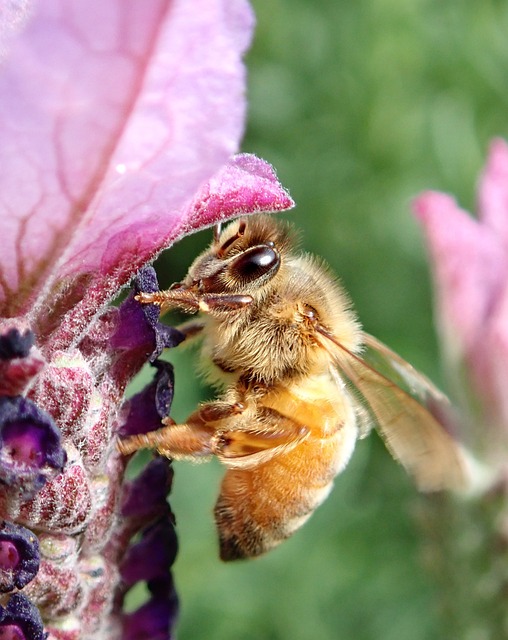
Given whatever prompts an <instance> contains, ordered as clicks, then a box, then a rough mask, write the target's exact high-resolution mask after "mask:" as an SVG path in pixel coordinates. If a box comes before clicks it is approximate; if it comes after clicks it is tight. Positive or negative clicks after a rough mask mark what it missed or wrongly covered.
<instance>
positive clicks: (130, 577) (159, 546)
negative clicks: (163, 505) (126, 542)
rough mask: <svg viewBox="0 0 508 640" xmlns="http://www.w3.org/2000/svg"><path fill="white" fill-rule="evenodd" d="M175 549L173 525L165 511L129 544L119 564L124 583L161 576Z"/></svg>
mask: <svg viewBox="0 0 508 640" xmlns="http://www.w3.org/2000/svg"><path fill="white" fill-rule="evenodd" d="M177 550H178V545H177V539H176V533H175V527H174V522H173V518H172V515H170V514H169V513H168V514H167V515H166V516H165V517H163V518H161V519H160V520H159V521H158V522H156V523H155V524H154V525H152V526H151V527H148V528H147V529H145V530H144V531H143V534H142V537H141V540H140V541H139V542H137V543H136V544H134V545H132V546H131V547H130V548H129V549H128V550H127V553H126V555H125V558H124V561H123V563H122V566H121V568H120V573H121V576H122V578H123V580H124V582H125V583H126V584H127V585H133V584H135V583H136V582H138V581H140V580H146V581H149V580H156V579H157V578H165V577H166V576H167V574H168V572H169V569H170V567H171V565H172V564H173V562H174V561H175V557H176V553H177Z"/></svg>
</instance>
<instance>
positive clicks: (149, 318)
mask: <svg viewBox="0 0 508 640" xmlns="http://www.w3.org/2000/svg"><path fill="white" fill-rule="evenodd" d="M158 290H159V285H158V283H157V275H156V273H155V269H154V268H153V267H144V268H143V269H141V270H140V271H139V273H138V274H137V276H136V278H135V280H134V292H133V293H131V295H130V296H129V297H128V298H127V300H125V302H124V303H123V304H122V305H121V307H120V309H119V321H118V325H117V330H116V332H115V334H114V336H113V337H112V338H111V345H112V346H113V347H114V348H115V349H129V350H130V351H131V352H132V351H134V350H137V349H141V350H142V351H143V358H142V360H143V362H145V360H146V359H149V360H150V361H151V362H153V361H154V360H155V359H156V358H157V357H158V356H159V355H160V354H161V353H162V351H163V349H166V348H170V347H176V346H177V345H178V344H180V342H182V340H183V338H184V336H183V335H182V334H181V333H180V332H179V331H178V330H177V329H175V328H174V327H170V326H167V325H164V324H162V323H160V322H159V316H160V308H159V307H158V306H157V305H155V304H140V303H139V302H137V301H136V300H135V299H134V296H135V295H137V294H138V293H140V292H147V293H152V292H154V291H158Z"/></svg>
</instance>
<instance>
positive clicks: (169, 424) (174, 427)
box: [117, 402, 245, 460]
mask: <svg viewBox="0 0 508 640" xmlns="http://www.w3.org/2000/svg"><path fill="white" fill-rule="evenodd" d="M244 410H245V406H244V405H243V404H242V403H240V402H237V403H227V402H210V403H208V404H205V405H203V406H201V407H200V408H199V409H198V410H197V411H195V412H194V413H192V414H191V415H190V416H189V418H188V419H187V421H186V422H185V423H184V424H175V423H174V422H173V420H172V419H171V418H164V420H163V421H162V422H163V424H164V425H165V426H164V427H162V428H160V429H157V430H156V431H149V432H148V433H139V434H135V435H132V436H129V437H127V438H124V439H123V440H119V441H118V443H117V447H118V450H119V451H120V453H122V454H123V455H129V454H131V453H134V452H136V451H138V450H139V449H156V450H157V451H158V452H159V453H160V454H161V455H163V456H167V457H168V458H174V459H177V460H181V459H191V460H193V459H196V458H202V457H206V456H210V455H212V453H213V452H212V445H211V442H212V438H213V436H214V434H215V432H216V426H214V423H216V422H219V421H221V420H225V419H228V418H230V417H232V416H235V415H238V414H239V413H242V412H243V411H244Z"/></svg>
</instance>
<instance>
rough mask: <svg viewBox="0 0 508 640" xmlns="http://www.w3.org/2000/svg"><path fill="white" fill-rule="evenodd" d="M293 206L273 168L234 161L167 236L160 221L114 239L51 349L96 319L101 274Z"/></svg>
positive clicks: (133, 267)
mask: <svg viewBox="0 0 508 640" xmlns="http://www.w3.org/2000/svg"><path fill="white" fill-rule="evenodd" d="M293 206H294V202H293V200H292V199H291V197H290V196H289V194H288V193H287V192H286V191H285V190H284V188H283V187H282V186H281V184H280V183H279V181H278V180H277V176H276V174H275V171H274V170H273V168H272V166H271V165H270V164H268V163H267V162H265V161H264V160H260V159H259V158H257V157H256V156H253V155H249V154H240V155H237V156H235V157H233V158H232V159H231V160H230V162H229V163H228V164H226V165H225V166H224V167H222V168H221V169H220V170H219V171H218V172H217V173H216V174H215V175H214V176H213V177H212V178H211V179H210V180H209V181H208V182H206V183H205V184H204V185H203V186H202V187H201V189H199V191H198V192H197V194H196V196H195V198H194V199H193V200H192V201H191V202H190V204H189V205H188V206H186V207H183V208H182V209H181V210H180V211H178V212H177V213H178V220H177V223H175V224H174V225H173V226H172V227H171V226H170V227H168V229H167V230H166V231H165V232H164V226H163V224H162V222H161V221H159V222H154V219H153V218H148V219H147V220H144V221H141V222H134V223H133V224H132V225H131V227H128V228H127V229H125V230H122V231H120V232H119V233H118V234H117V235H116V236H114V237H113V238H112V239H111V240H110V244H109V247H108V249H107V251H105V253H104V256H103V259H102V262H101V267H100V272H99V276H98V277H97V279H96V281H95V282H93V281H92V282H91V283H87V286H88V289H87V294H86V296H85V297H84V298H83V299H82V300H81V301H79V302H78V303H77V304H76V305H75V306H74V307H73V308H72V310H71V311H70V312H69V313H68V314H67V315H66V317H65V318H64V320H63V322H61V324H60V326H59V328H58V330H57V332H56V333H54V334H53V335H52V337H51V349H63V348H65V347H67V346H68V345H69V344H70V343H71V342H73V341H74V342H75V341H76V336H79V335H80V332H81V331H82V330H83V329H84V327H85V326H86V323H87V322H88V321H89V320H90V319H91V318H92V317H93V316H94V314H95V313H96V311H97V308H98V306H99V305H100V304H101V303H102V302H103V301H104V299H105V298H104V296H105V290H106V287H105V285H104V282H103V278H101V275H102V274H113V273H114V270H115V269H118V268H119V266H120V267H121V268H122V269H123V270H124V271H125V272H126V273H130V274H132V273H133V272H135V271H137V269H138V268H139V267H141V266H142V265H143V264H144V263H145V262H146V261H147V260H148V259H151V258H154V257H155V255H156V253H157V252H158V251H159V250H160V249H162V248H163V247H165V246H169V245H170V244H171V243H172V242H174V241H175V240H177V239H179V238H181V237H182V236H183V235H185V234H188V233H191V232H193V231H196V230H197V229H202V228H204V227H206V226H210V225H212V224H215V223H217V222H222V221H224V220H227V219H228V218H231V217H233V216H238V215H246V214H251V213H257V212H259V211H282V210H284V209H289V208H291V207H293ZM107 280H108V283H109V282H110V281H111V282H113V283H115V287H114V288H113V289H112V291H111V293H114V291H116V289H117V288H118V285H119V282H118V280H117V279H116V278H115V277H114V276H112V275H108V278H107ZM46 315H47V314H46ZM80 326H81V327H82V328H83V329H80V328H79V327H80Z"/></svg>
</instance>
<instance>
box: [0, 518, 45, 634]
mask: <svg viewBox="0 0 508 640" xmlns="http://www.w3.org/2000/svg"><path fill="white" fill-rule="evenodd" d="M39 562H40V555H39V540H38V538H37V536H36V535H35V534H34V533H32V532H31V531H30V530H29V529H25V527H21V526H20V525H15V524H12V523H10V522H4V523H3V524H2V525H1V526H0V591H2V592H7V591H12V590H13V589H15V588H16V589H22V588H23V587H24V586H26V585H27V584H28V583H29V582H30V581H31V580H33V578H35V576H36V574H37V571H38V570H39ZM0 637H1V635H0Z"/></svg>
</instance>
